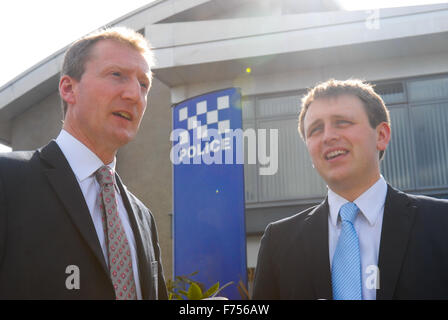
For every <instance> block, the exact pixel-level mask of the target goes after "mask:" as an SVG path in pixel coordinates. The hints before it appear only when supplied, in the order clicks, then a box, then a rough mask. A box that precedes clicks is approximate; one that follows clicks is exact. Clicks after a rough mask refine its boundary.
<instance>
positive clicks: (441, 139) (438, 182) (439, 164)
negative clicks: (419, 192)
mask: <svg viewBox="0 0 448 320" xmlns="http://www.w3.org/2000/svg"><path fill="white" fill-rule="evenodd" d="M411 118H412V124H413V133H414V140H415V150H416V152H415V155H416V162H417V163H416V165H417V181H416V184H417V187H446V186H447V185H448V165H447V163H448V129H447V124H448V103H442V104H432V105H424V106H416V107H412V108H411Z"/></svg>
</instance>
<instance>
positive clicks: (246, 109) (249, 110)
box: [241, 98, 255, 119]
mask: <svg viewBox="0 0 448 320" xmlns="http://www.w3.org/2000/svg"><path fill="white" fill-rule="evenodd" d="M241 105H242V108H243V110H242V112H243V119H254V118H255V113H254V111H255V110H254V109H255V104H254V98H243V99H241Z"/></svg>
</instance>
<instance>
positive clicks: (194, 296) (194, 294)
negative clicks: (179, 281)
mask: <svg viewBox="0 0 448 320" xmlns="http://www.w3.org/2000/svg"><path fill="white" fill-rule="evenodd" d="M187 297H188V300H201V299H202V290H201V288H200V287H199V286H198V285H197V284H196V283H194V282H192V283H191V285H190V288H188V295H187Z"/></svg>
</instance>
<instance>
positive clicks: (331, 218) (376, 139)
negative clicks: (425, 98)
mask: <svg viewBox="0 0 448 320" xmlns="http://www.w3.org/2000/svg"><path fill="white" fill-rule="evenodd" d="M299 132H300V134H301V136H302V138H303V139H304V141H305V143H306V145H307V149H308V151H309V153H310V156H311V159H312V161H313V166H314V167H315V168H316V170H317V171H318V172H319V174H320V175H321V176H322V178H323V179H324V180H325V182H326V183H327V185H328V195H327V197H326V199H325V200H324V201H323V202H322V203H321V204H319V205H317V206H315V207H313V208H310V209H308V210H305V211H303V212H301V213H299V214H296V215H294V216H292V217H289V218H286V219H283V220H281V221H277V222H274V223H271V224H270V225H268V227H267V228H266V231H265V234H264V236H263V238H262V241H261V247H260V251H259V255H258V263H257V270H256V274H255V281H254V291H253V298H254V299H341V300H345V299H369V300H374V299H447V298H448V274H447V272H446V270H448V245H447V243H448V233H447V230H448V201H446V200H438V199H433V198H430V197H424V196H414V195H409V194H405V193H403V192H400V191H398V190H396V189H394V188H392V187H391V186H390V185H388V184H387V183H386V182H385V180H384V178H383V177H382V176H381V174H380V167H379V165H380V161H381V159H382V157H383V155H384V152H385V150H386V147H387V145H388V142H389V140H390V135H391V130H390V120H389V114H388V110H387V108H386V107H385V105H384V103H383V101H382V99H381V98H380V97H379V96H378V95H377V94H376V93H375V92H374V90H373V88H372V87H371V86H370V85H369V84H367V83H364V82H362V81H359V80H347V81H336V80H329V81H327V82H325V83H322V84H319V85H318V86H316V87H315V88H313V89H311V90H310V91H309V92H308V94H307V95H306V96H305V97H304V98H303V100H302V111H301V113H300V116H299Z"/></svg>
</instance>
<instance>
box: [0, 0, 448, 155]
mask: <svg viewBox="0 0 448 320" xmlns="http://www.w3.org/2000/svg"><path fill="white" fill-rule="evenodd" d="M153 1H155V0H124V1H123V0H77V1H73V2H71V1H60V0H36V1H33V0H1V1H0V39H1V41H2V46H1V50H0V70H1V72H0V87H2V86H3V85H5V84H6V83H7V82H9V81H10V80H12V79H13V78H15V77H16V76H18V75H19V74H21V73H22V72H24V71H26V70H27V69H29V68H31V67H32V66H34V65H35V64H36V63H38V62H40V61H41V60H43V59H45V58H47V57H48V56H50V55H51V54H53V53H55V52H56V51H58V50H60V49H62V48H64V47H65V46H67V45H68V44H70V43H71V42H72V41H74V40H76V39H77V38H79V37H81V36H82V35H84V34H86V33H89V32H91V31H93V30H95V29H97V28H99V27H102V26H104V25H105V24H108V23H110V22H112V21H114V20H116V19H117V18H119V17H121V16H123V15H125V14H127V13H129V12H131V11H134V10H135V9H138V8H140V7H142V6H144V5H147V4H148V3H150V2H153ZM178 1H183V0H178ZM219 1H226V0H219ZM297 1H304V0H297ZM306 1H313V0H306ZM339 2H340V3H341V5H342V6H343V7H344V8H345V9H346V10H367V9H370V8H374V7H382V8H384V7H397V6H406V5H419V4H427V3H442V2H444V3H448V0H446V1H444V0H363V1H360V0H339ZM2 151H4V149H2V145H0V152H2Z"/></svg>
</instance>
